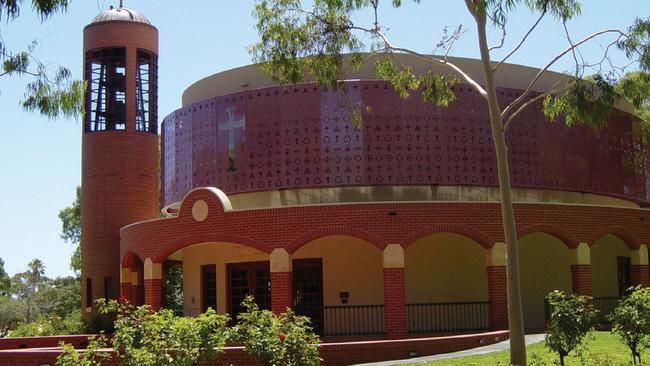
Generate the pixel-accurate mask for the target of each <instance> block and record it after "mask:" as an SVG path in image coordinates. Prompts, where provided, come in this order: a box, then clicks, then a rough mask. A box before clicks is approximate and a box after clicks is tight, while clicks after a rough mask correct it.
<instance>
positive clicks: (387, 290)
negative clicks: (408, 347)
mask: <svg viewBox="0 0 650 366" xmlns="http://www.w3.org/2000/svg"><path fill="white" fill-rule="evenodd" d="M384 327H385V332H386V337H387V338H389V339H394V338H404V337H406V332H407V331H408V329H407V326H406V283H405V280H404V248H402V246H401V245H399V244H389V245H388V246H386V248H385V249H384Z"/></svg>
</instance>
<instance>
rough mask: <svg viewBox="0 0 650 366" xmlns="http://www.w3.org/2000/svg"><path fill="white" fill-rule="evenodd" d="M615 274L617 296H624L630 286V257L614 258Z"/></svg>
mask: <svg viewBox="0 0 650 366" xmlns="http://www.w3.org/2000/svg"><path fill="white" fill-rule="evenodd" d="M616 274H617V278H618V296H619V297H623V296H625V294H626V292H627V289H628V288H630V286H632V265H631V261H630V257H616Z"/></svg>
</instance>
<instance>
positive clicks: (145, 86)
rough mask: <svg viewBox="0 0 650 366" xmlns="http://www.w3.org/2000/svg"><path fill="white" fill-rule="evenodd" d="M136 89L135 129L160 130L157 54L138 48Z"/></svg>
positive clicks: (145, 130)
mask: <svg viewBox="0 0 650 366" xmlns="http://www.w3.org/2000/svg"><path fill="white" fill-rule="evenodd" d="M137 61H138V68H137V70H136V90H135V129H136V131H143V132H152V133H157V132H158V105H157V102H156V101H157V99H158V98H157V97H158V96H157V94H158V71H157V70H158V64H157V57H156V55H154V54H152V53H149V52H146V51H142V50H138V59H137Z"/></svg>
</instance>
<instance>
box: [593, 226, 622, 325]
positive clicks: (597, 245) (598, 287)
mask: <svg viewBox="0 0 650 366" xmlns="http://www.w3.org/2000/svg"><path fill="white" fill-rule="evenodd" d="M591 283H592V295H593V297H594V299H593V304H594V307H595V308H596V309H597V310H599V314H598V317H599V319H600V320H602V321H605V317H606V315H607V314H609V313H611V312H612V310H614V308H615V307H616V303H617V302H618V299H619V298H620V297H621V296H622V295H623V294H624V293H625V290H627V289H628V288H629V287H630V286H631V285H632V278H631V258H630V248H629V247H628V245H627V244H626V243H625V242H624V241H623V240H622V239H621V238H619V237H618V236H615V235H605V236H602V237H601V238H600V239H598V240H596V241H594V242H593V244H592V245H591Z"/></svg>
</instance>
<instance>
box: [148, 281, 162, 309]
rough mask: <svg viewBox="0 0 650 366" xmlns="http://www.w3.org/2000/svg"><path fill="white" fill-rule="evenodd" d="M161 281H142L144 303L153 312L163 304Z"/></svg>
mask: <svg viewBox="0 0 650 366" xmlns="http://www.w3.org/2000/svg"><path fill="white" fill-rule="evenodd" d="M162 290H163V281H162V279H155V280H144V303H145V304H147V305H149V306H151V309H153V310H160V309H161V308H162V303H163V293H162Z"/></svg>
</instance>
